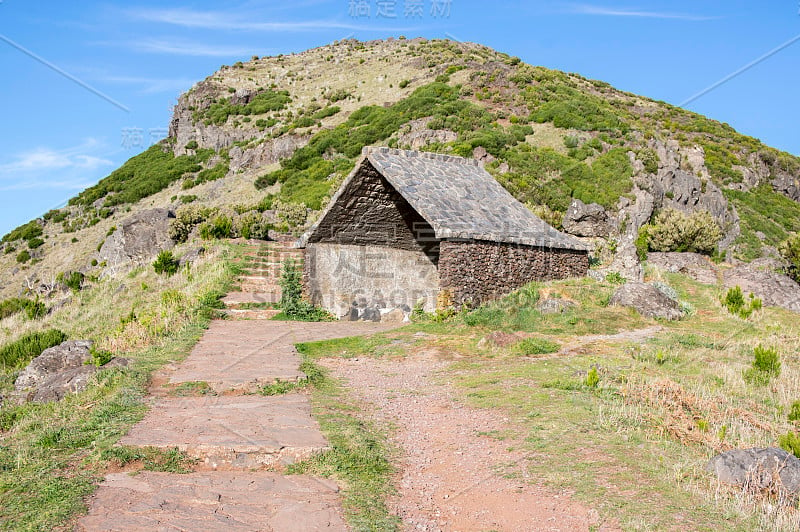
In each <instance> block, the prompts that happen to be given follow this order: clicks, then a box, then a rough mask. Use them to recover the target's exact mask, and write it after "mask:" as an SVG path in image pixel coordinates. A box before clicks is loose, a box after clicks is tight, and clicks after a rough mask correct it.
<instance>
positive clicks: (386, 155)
mask: <svg viewBox="0 0 800 532" xmlns="http://www.w3.org/2000/svg"><path fill="white" fill-rule="evenodd" d="M367 161H368V162H369V163H370V164H372V166H374V167H375V169H376V170H378V171H379V172H380V173H381V174H382V175H383V176H384V177H385V178H386V180H387V181H388V182H389V183H391V185H392V186H393V187H394V188H395V189H396V190H397V191H398V192H399V193H400V194H401V195H402V196H403V197H404V198H405V199H406V201H408V203H409V204H410V205H411V207H413V208H414V210H416V211H417V212H418V213H419V214H420V215H421V216H422V217H423V218H424V219H425V220H426V221H427V222H428V223H429V224H430V225H431V227H433V229H434V231H435V234H436V238H438V239H442V240H444V239H474V240H485V241H490V242H504V243H512V244H524V245H528V246H539V247H552V248H561V249H574V250H581V251H585V250H587V249H588V248H587V246H586V245H584V244H583V243H582V242H581V241H579V240H578V239H576V238H574V237H572V236H569V235H567V234H564V233H562V232H560V231H557V230H556V229H554V228H553V227H551V226H550V225H548V224H547V223H545V222H544V221H542V220H541V219H540V218H539V217H538V216H536V215H535V214H533V213H532V212H531V211H530V210H528V209H527V208H526V207H525V206H524V205H523V204H522V203H520V202H519V201H517V200H516V199H515V198H514V197H513V196H512V195H511V194H510V193H509V192H508V191H507V190H506V189H504V188H503V186H502V185H500V183H498V182H497V181H496V180H495V179H494V177H492V176H491V175H490V174H489V173H488V172H487V171H486V170H485V169H484V168H483V167H482V166H481V165H480V163H479V162H478V161H475V160H473V159H464V158H461V157H454V156H450V155H442V154H436V153H426V152H416V151H406V150H395V149H390V148H382V147H379V148H374V147H368V148H364V151H363V155H362V158H361V160H360V161H359V162H358V163H357V164H356V167H355V170H353V172H352V173H351V174H350V175H349V176H348V177H347V179H346V180H345V182H344V183H343V184H342V186H341V188H340V189H339V191H338V192H337V193H336V194H335V195H334V197H333V198H332V199H331V205H333V204H335V203H336V201H337V200H338V198H339V196H340V194H341V192H342V191H343V190H344V189H345V188H346V187H347V185H348V184H349V183H350V182H351V181H352V180H353V179H354V178H356V177H357V175H358V173H359V171H360V170H361V168H362V166H363V165H364V164H365V163H366V162H367ZM329 209H330V207H329ZM326 214H327V210H326V211H325V212H324V213H323V214H322V216H320V218H319V219H320V220H324V219H325V215H326ZM316 228H317V225H315V226H313V227H312V228H311V229H310V230H309V231H308V232H307V233H306V234H305V235H303V237H302V238H301V239H300V240H299V241H298V244H297V245H298V247H305V245H306V243H307V241H308V239H309V237H310V236H311V235H312V234H313V233H314V230H315V229H316Z"/></svg>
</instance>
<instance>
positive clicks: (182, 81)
mask: <svg viewBox="0 0 800 532" xmlns="http://www.w3.org/2000/svg"><path fill="white" fill-rule="evenodd" d="M97 79H99V80H100V81H104V82H106V83H120V84H125V85H138V86H140V87H141V92H143V93H144V94H156V93H160V92H183V91H185V90H187V89H188V88H190V87H191V86H192V85H193V84H194V83H195V81H194V80H191V79H189V78H176V79H160V78H145V77H132V76H100V77H98V78H97Z"/></svg>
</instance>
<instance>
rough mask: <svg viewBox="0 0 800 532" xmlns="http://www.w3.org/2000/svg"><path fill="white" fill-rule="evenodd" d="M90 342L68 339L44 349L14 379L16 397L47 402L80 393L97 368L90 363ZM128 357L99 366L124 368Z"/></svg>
mask: <svg viewBox="0 0 800 532" xmlns="http://www.w3.org/2000/svg"><path fill="white" fill-rule="evenodd" d="M91 348H92V342H91V341H84V340H71V341H67V342H64V343H62V344H61V345H57V346H55V347H51V348H49V349H45V350H44V351H43V352H42V354H41V355H39V356H38V357H36V358H34V359H33V360H32V361H31V363H30V364H28V366H27V367H26V368H25V369H23V370H22V372H20V374H19V376H18V377H17V380H16V381H15V382H14V388H15V389H16V396H17V398H19V399H21V400H23V401H32V402H37V403H46V402H50V401H60V400H61V399H63V398H64V397H66V396H67V395H70V394H75V393H79V392H82V391H83V390H85V389H86V387H87V386H88V385H89V381H90V379H91V377H92V375H94V374H95V373H97V372H98V371H99V368H98V367H97V366H95V365H94V364H92V353H91ZM127 366H128V360H127V359H124V358H113V359H111V361H110V362H108V363H107V364H106V365H104V366H102V369H110V368H125V367H127Z"/></svg>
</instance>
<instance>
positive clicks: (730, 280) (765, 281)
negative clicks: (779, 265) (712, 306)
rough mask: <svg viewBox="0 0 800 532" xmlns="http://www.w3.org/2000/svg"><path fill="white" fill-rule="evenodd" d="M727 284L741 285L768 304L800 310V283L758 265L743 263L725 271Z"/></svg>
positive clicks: (729, 285) (745, 290)
mask: <svg viewBox="0 0 800 532" xmlns="http://www.w3.org/2000/svg"><path fill="white" fill-rule="evenodd" d="M724 279H725V286H726V287H727V288H733V287H734V286H739V287H741V288H742V290H743V291H744V292H750V293H752V294H753V295H755V296H756V297H758V298H760V299H761V301H762V302H763V303H764V305H766V306H770V307H782V308H785V309H788V310H792V311H794V312H800V285H798V284H797V283H796V282H794V281H793V280H792V279H791V278H789V277H788V276H786V275H783V274H781V273H776V272H774V271H771V270H769V269H759V268H758V265H754V264H742V265H740V266H737V267H735V268H731V269H730V270H727V271H726V272H725V273H724Z"/></svg>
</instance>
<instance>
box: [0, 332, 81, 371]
mask: <svg viewBox="0 0 800 532" xmlns="http://www.w3.org/2000/svg"><path fill="white" fill-rule="evenodd" d="M66 339H67V335H66V334H64V333H63V332H61V331H59V330H56V329H50V330H47V331H42V332H35V333H31V334H27V335H25V336H23V337H22V338H20V339H19V340H17V341H15V342H12V343H10V344H8V345H4V346H3V347H2V348H0V364H2V365H3V366H4V367H6V368H12V369H13V368H21V367H24V366H25V365H27V364H28V363H29V362H30V361H31V360H33V359H34V358H36V357H38V356H39V355H41V354H42V351H44V350H45V349H48V348H50V347H54V346H57V345H59V344H61V343H62V342H64V341H66Z"/></svg>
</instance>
